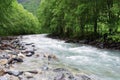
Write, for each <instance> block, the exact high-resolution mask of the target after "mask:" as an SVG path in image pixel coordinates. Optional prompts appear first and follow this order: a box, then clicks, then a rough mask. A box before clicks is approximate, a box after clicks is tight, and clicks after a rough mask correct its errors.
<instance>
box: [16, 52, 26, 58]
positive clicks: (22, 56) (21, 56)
mask: <svg viewBox="0 0 120 80" xmlns="http://www.w3.org/2000/svg"><path fill="white" fill-rule="evenodd" d="M17 56H18V58H25V55H24V54H22V53H19V54H18V55H17Z"/></svg>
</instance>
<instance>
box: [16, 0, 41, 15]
mask: <svg viewBox="0 0 120 80" xmlns="http://www.w3.org/2000/svg"><path fill="white" fill-rule="evenodd" d="M18 2H19V3H21V4H22V5H23V6H24V8H25V9H26V10H28V11H29V12H31V13H33V14H34V15H36V13H37V9H38V8H39V4H40V0H18Z"/></svg>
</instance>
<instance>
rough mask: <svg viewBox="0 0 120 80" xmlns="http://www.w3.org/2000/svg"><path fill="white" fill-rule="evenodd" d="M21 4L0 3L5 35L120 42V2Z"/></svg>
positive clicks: (22, 0) (14, 1) (0, 25)
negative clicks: (42, 34) (39, 34)
mask: <svg viewBox="0 0 120 80" xmlns="http://www.w3.org/2000/svg"><path fill="white" fill-rule="evenodd" d="M18 2H19V3H18ZM18 2H17V0H1V1H0V14H1V15H0V18H1V21H0V28H1V29H0V34H1V35H21V34H35V33H50V34H51V35H52V36H58V37H60V38H64V39H76V40H87V41H88V42H90V41H94V40H96V41H98V42H109V43H112V42H117V43H119V42H120V37H119V36H120V1H119V0H99V1H94V0H91V1H89V0H79V1H78V0H75V1H74V2H73V1H72V0H69V1H68V0H41V1H40V0H35V1H30V0H18ZM32 3H33V6H31V4H32ZM3 7H4V8H3ZM8 28H9V29H8Z"/></svg>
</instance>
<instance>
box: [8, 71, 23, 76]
mask: <svg viewBox="0 0 120 80" xmlns="http://www.w3.org/2000/svg"><path fill="white" fill-rule="evenodd" d="M6 73H7V74H9V75H13V76H19V75H22V74H23V71H6Z"/></svg>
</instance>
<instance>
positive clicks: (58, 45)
mask: <svg viewBox="0 0 120 80" xmlns="http://www.w3.org/2000/svg"><path fill="white" fill-rule="evenodd" d="M45 36H46V34H40V35H26V36H23V37H22V42H25V43H34V44H35V46H36V48H37V52H40V53H42V52H44V53H52V54H55V55H57V56H58V58H59V60H60V61H59V63H58V64H61V65H63V66H64V67H68V68H72V69H74V70H76V71H78V72H82V73H86V74H89V75H91V76H93V77H96V79H98V80H120V51H116V50H107V49H98V48H95V47H91V46H88V45H83V44H74V43H65V41H62V40H56V39H51V38H47V37H45Z"/></svg>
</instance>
